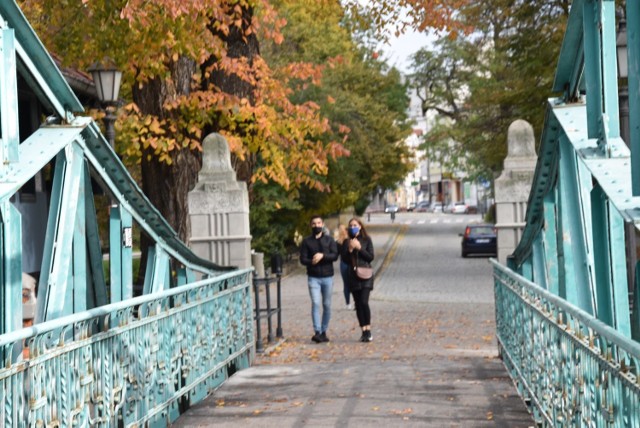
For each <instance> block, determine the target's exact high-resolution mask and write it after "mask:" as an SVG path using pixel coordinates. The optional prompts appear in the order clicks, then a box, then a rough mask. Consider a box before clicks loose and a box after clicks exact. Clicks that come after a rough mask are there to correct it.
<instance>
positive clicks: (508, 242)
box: [495, 120, 537, 264]
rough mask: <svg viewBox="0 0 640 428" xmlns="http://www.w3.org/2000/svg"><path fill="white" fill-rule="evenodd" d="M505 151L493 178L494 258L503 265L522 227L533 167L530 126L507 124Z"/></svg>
mask: <svg viewBox="0 0 640 428" xmlns="http://www.w3.org/2000/svg"><path fill="white" fill-rule="evenodd" d="M507 145H508V153H507V157H506V158H505V160H504V168H503V170H502V174H501V175H500V177H498V178H497V179H496V181H495V201H496V229H497V230H498V260H499V261H500V262H501V263H503V264H506V262H507V256H509V255H510V254H512V253H513V251H514V250H515V248H516V246H517V245H518V242H520V238H521V237H522V229H523V228H524V226H525V224H526V223H525V214H526V212H527V200H528V199H529V192H530V191H531V184H532V183H533V176H534V173H535V169H536V162H537V156H536V150H535V140H534V137H533V128H532V127H531V125H530V124H529V122H526V121H524V120H516V121H514V122H513V123H512V124H511V125H510V126H509V131H508V135H507Z"/></svg>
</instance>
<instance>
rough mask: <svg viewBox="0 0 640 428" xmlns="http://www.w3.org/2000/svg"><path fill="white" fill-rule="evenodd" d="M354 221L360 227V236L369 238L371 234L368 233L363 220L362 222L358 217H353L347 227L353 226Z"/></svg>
mask: <svg viewBox="0 0 640 428" xmlns="http://www.w3.org/2000/svg"><path fill="white" fill-rule="evenodd" d="M352 221H355V222H356V223H358V225H359V226H360V236H362V237H363V238H368V237H369V234H368V233H367V229H365V227H364V224H363V223H362V220H360V219H359V218H358V217H352V218H351V219H350V220H349V222H347V227H348V225H350V224H351V222H352Z"/></svg>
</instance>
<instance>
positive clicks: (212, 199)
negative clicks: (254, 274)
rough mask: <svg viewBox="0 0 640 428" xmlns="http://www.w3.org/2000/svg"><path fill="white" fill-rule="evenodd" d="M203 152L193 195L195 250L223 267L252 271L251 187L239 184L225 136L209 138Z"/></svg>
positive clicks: (191, 240)
mask: <svg viewBox="0 0 640 428" xmlns="http://www.w3.org/2000/svg"><path fill="white" fill-rule="evenodd" d="M202 149H203V158H202V170H201V171H200V174H199V175H198V184H197V185H196V187H195V188H194V189H193V190H192V191H191V192H189V218H190V220H191V239H189V244H190V246H191V249H192V250H193V252H194V253H196V254H197V255H198V256H200V257H202V258H204V259H207V260H211V261H212V262H214V263H217V264H219V265H222V266H237V267H239V268H248V267H251V234H250V232H249V195H248V192H247V185H246V183H244V182H241V181H237V180H236V173H235V171H234V170H233V168H232V167H231V156H230V153H229V145H228V144H227V140H225V139H224V137H223V136H222V135H220V134H210V135H208V136H207V137H206V138H205V139H204V142H203V144H202Z"/></svg>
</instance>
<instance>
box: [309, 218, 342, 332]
mask: <svg viewBox="0 0 640 428" xmlns="http://www.w3.org/2000/svg"><path fill="white" fill-rule="evenodd" d="M310 226H311V235H309V236H307V237H306V238H304V240H303V241H302V245H301V246H300V263H302V264H303V265H304V266H306V267H307V284H308V286H309V296H310V297H311V320H312V322H313V330H314V335H313V337H312V338H311V340H313V341H314V342H316V343H320V342H328V341H329V337H327V329H328V328H329V321H330V320H331V292H332V291H333V262H334V261H336V260H337V259H338V246H337V245H336V241H335V240H334V239H333V238H332V237H331V236H329V235H328V234H327V233H325V232H324V230H325V229H324V221H323V220H322V217H321V216H319V215H314V216H313V217H311V222H310ZM321 305H322V318H321V317H320V306H321Z"/></svg>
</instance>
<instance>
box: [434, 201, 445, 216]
mask: <svg viewBox="0 0 640 428" xmlns="http://www.w3.org/2000/svg"><path fill="white" fill-rule="evenodd" d="M442 211H443V210H442V202H434V203H433V205H431V212H432V213H441V212H442Z"/></svg>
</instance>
